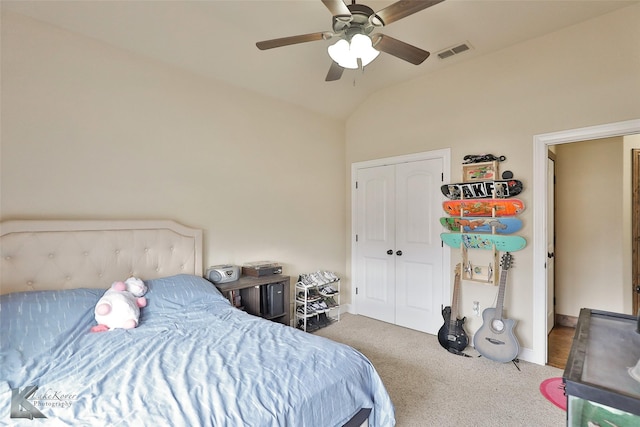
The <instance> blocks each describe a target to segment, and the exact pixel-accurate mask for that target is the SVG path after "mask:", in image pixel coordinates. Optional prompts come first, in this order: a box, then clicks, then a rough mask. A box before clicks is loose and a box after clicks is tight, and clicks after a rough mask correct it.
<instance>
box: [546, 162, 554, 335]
mask: <svg viewBox="0 0 640 427" xmlns="http://www.w3.org/2000/svg"><path fill="white" fill-rule="evenodd" d="M549 154H550V155H551V153H549ZM552 157H553V156H550V157H549V158H548V159H547V334H549V332H551V329H553V327H554V326H555V222H554V220H555V203H554V202H555V170H556V169H555V164H556V162H555V160H554V159H553V158H552Z"/></svg>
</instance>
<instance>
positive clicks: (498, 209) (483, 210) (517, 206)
mask: <svg viewBox="0 0 640 427" xmlns="http://www.w3.org/2000/svg"><path fill="white" fill-rule="evenodd" d="M442 208H443V209H444V211H445V212H446V213H448V214H449V215H451V216H514V215H518V214H519V213H521V212H522V211H523V210H524V203H523V202H522V200H520V199H476V200H447V201H445V202H442ZM494 211H495V213H494Z"/></svg>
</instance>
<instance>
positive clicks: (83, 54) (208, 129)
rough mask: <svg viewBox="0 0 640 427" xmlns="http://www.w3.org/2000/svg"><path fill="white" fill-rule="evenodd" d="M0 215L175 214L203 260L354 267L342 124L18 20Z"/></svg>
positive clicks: (5, 57)
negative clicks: (197, 239) (199, 239)
mask: <svg viewBox="0 0 640 427" xmlns="http://www.w3.org/2000/svg"><path fill="white" fill-rule="evenodd" d="M1 137H2V140H1V143H2V146H1V151H2V163H1V187H0V190H1V199H0V201H1V206H0V218H2V219H16V218H27V219H28V218H107V219H108V218H149V217H151V218H169V219H174V220H177V221H179V222H181V223H184V224H187V225H190V226H195V227H200V228H203V229H204V230H205V258H204V262H205V265H211V264H217V263H225V262H232V263H243V262H247V261H259V260H264V259H273V260H275V261H279V262H281V263H283V264H284V269H285V273H288V274H290V275H292V276H295V277H297V275H298V274H300V273H302V272H305V271H315V270H317V269H321V268H322V269H328V270H334V271H336V272H338V273H339V274H341V275H342V274H343V273H344V270H343V268H344V259H345V249H344V230H345V218H344V210H345V206H344V192H343V190H342V188H343V183H344V181H345V173H344V124H343V123H341V122H339V121H335V120H332V119H327V118H323V117H320V116H318V115H316V114H314V113H310V112H306V111H304V110H301V109H300V108H298V107H293V106H289V105H287V104H283V103H279V102H277V101H274V100H272V99H268V98H264V97H261V96H258V95H254V94H252V93H249V92H246V91H244V90H240V89H235V88H232V87H229V86H226V85H222V84H219V83H217V82H215V81H211V80H206V79H204V78H201V77H199V76H196V75H192V74H188V73H185V72H182V71H180V70H178V69H175V68H171V67H169V66H165V65H164V64H162V63H159V62H154V61H151V60H147V59H146V58H143V57H140V56H136V55H132V54H129V53H127V52H124V51H122V50H118V49H114V48H111V47H109V46H107V45H105V44H102V43H99V42H97V41H94V40H92V39H89V38H86V37H82V36H78V35H74V34H72V33H69V32H66V31H63V30H60V29H57V28H55V27H52V26H49V25H46V24H42V23H39V22H37V21H34V20H31V19H28V18H25V17H22V16H20V15H16V14H13V13H10V12H5V13H3V16H2V133H1Z"/></svg>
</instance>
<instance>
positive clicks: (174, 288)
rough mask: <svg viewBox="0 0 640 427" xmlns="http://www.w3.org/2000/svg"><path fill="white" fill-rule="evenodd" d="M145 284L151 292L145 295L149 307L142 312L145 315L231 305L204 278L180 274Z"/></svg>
mask: <svg viewBox="0 0 640 427" xmlns="http://www.w3.org/2000/svg"><path fill="white" fill-rule="evenodd" d="M144 282H145V283H146V285H147V287H148V288H149V290H148V292H147V294H146V295H145V296H146V298H147V306H146V307H145V308H143V309H142V310H141V312H142V314H143V315H144V313H145V312H157V311H173V310H180V311H183V310H184V309H185V308H187V307H189V308H190V309H191V308H193V307H194V306H202V305H206V306H211V305H213V304H224V305H230V303H229V301H228V300H227V299H226V298H225V297H224V296H223V295H222V294H221V293H220V291H218V289H217V288H216V287H215V286H214V284H213V283H211V282H209V281H208V280H206V279H203V278H202V277H198V276H193V275H190V274H179V275H176V276H169V277H163V278H160V279H151V280H145V281H144Z"/></svg>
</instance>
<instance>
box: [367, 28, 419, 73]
mask: <svg viewBox="0 0 640 427" xmlns="http://www.w3.org/2000/svg"><path fill="white" fill-rule="evenodd" d="M371 41H372V43H373V48H374V49H376V50H379V51H382V52H385V53H388V54H389V55H393V56H395V57H397V58H400V59H404V60H405V61H407V62H411V63H412V64H413V65H420V64H422V63H423V62H424V60H425V59H427V58H428V57H429V55H431V54H430V53H429V52H427V51H426V50H422V49H420V48H418V47H415V46H412V45H410V44H408V43H405V42H403V41H400V40H398V39H394V38H393V37H389V36H385V35H384V34H379V33H376V34H373V35H372V36H371Z"/></svg>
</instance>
